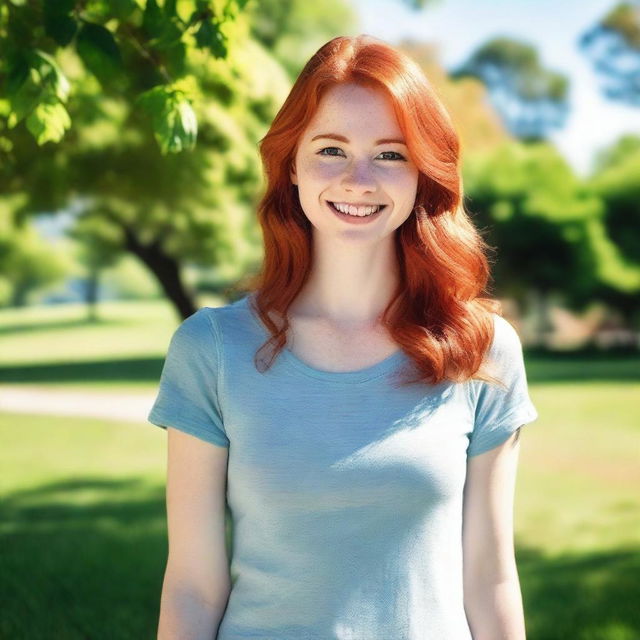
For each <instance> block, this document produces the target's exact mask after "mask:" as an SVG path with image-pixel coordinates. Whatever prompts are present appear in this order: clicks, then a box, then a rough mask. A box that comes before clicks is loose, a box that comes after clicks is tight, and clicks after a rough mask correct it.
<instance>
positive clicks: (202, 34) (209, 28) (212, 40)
mask: <svg viewBox="0 0 640 640" xmlns="http://www.w3.org/2000/svg"><path fill="white" fill-rule="evenodd" d="M195 39H196V46H197V47H198V48H200V49H205V48H208V49H210V50H211V53H213V55H214V56H215V57H216V58H226V56H227V53H228V45H227V39H226V37H225V35H224V34H223V33H222V31H221V30H220V27H219V24H218V23H216V22H214V21H213V20H211V19H206V20H203V21H202V24H201V25H200V28H199V29H198V31H197V32H196V34H195Z"/></svg>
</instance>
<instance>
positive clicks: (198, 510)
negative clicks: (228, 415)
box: [158, 427, 230, 640]
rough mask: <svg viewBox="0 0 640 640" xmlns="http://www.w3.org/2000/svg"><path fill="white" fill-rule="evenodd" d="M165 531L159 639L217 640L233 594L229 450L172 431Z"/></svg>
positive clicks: (168, 463) (169, 443) (168, 459)
mask: <svg viewBox="0 0 640 640" xmlns="http://www.w3.org/2000/svg"><path fill="white" fill-rule="evenodd" d="M167 433H168V455H167V527H168V538H169V553H168V558H167V565H166V570H165V574H164V582H163V585H162V596H161V602H160V620H159V625H158V640H176V639H177V638H180V640H213V639H214V638H215V637H216V634H217V630H218V626H219V624H220V620H221V619H222V616H223V614H224V611H225V608H226V605H227V600H228V597H229V592H230V576H229V569H228V560H227V553H226V548H225V487H226V473H227V458H228V449H227V448H226V447H222V446H216V445H213V444H210V443H208V442H204V441H203V440H201V439H199V438H197V437H195V436H192V435H190V434H186V433H184V432H182V431H179V430H177V429H174V428H171V427H169V428H168V429H167Z"/></svg>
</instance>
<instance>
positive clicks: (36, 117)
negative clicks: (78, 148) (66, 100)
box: [26, 101, 71, 145]
mask: <svg viewBox="0 0 640 640" xmlns="http://www.w3.org/2000/svg"><path fill="white" fill-rule="evenodd" d="M26 125H27V129H29V131H30V132H31V133H32V135H33V137H34V138H35V139H36V142H37V143H38V144H39V145H43V144H44V143H45V142H59V141H60V140H61V139H62V137H63V136H64V133H65V131H66V130H67V129H69V127H70V126H71V118H69V114H68V113H67V110H66V109H65V108H64V106H63V105H62V104H61V103H60V102H57V101H56V102H53V101H48V102H42V103H40V104H39V105H38V106H37V107H36V108H35V109H34V110H33V111H32V112H31V114H29V117H28V118H27V120H26Z"/></svg>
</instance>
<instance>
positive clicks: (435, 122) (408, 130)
mask: <svg viewBox="0 0 640 640" xmlns="http://www.w3.org/2000/svg"><path fill="white" fill-rule="evenodd" d="M345 83H355V84H359V85H364V86H368V87H373V88H376V89H378V90H381V91H383V92H385V94H386V95H387V96H388V97H389V98H390V99H391V103H392V105H393V109H394V112H395V115H396V117H397V119H398V124H399V126H400V129H401V130H402V132H403V134H404V136H405V140H406V141H407V145H408V149H409V154H410V155H411V157H412V160H413V161H414V163H415V165H416V166H417V168H418V169H419V172H420V173H419V177H418V187H417V192H416V199H415V204H414V210H413V212H412V214H411V215H410V216H409V217H408V218H407V220H406V221H405V222H404V223H403V224H402V225H401V226H400V227H398V229H397V230H396V231H395V246H396V255H397V259H398V264H399V267H400V285H399V287H398V289H397V290H396V292H395V293H394V296H393V297H392V299H391V301H390V302H389V304H388V306H387V308H386V309H385V311H384V313H383V314H382V316H381V322H382V323H383V324H384V326H385V327H386V328H387V330H388V331H389V333H390V335H391V336H392V338H393V339H394V340H395V342H396V343H397V344H399V345H400V347H401V348H402V350H403V351H404V352H405V353H406V354H407V355H408V356H409V357H410V358H411V360H412V361H413V362H414V363H415V365H416V367H417V369H418V377H417V378H414V379H413V380H411V381H410V382H428V383H432V384H437V383H439V382H441V381H443V380H453V381H457V382H460V381H465V380H467V379H469V378H471V377H476V378H479V379H482V380H495V379H494V378H492V376H490V375H485V373H484V372H479V370H480V367H481V365H483V358H484V354H485V352H486V351H487V349H488V348H489V346H490V344H491V341H492V339H493V318H492V317H491V312H495V313H497V314H499V315H502V307H501V305H500V302H499V301H497V300H495V299H491V298H486V297H479V296H480V295H481V294H482V293H483V291H484V289H485V287H486V286H487V282H488V279H489V276H490V269H489V260H488V258H487V256H486V252H487V250H489V249H492V247H489V246H488V245H487V244H486V243H485V241H484V239H483V238H482V237H481V235H480V233H479V231H478V230H477V229H476V228H475V226H474V225H473V223H472V222H471V220H470V218H469V216H468V215H467V213H466V212H465V210H464V205H463V203H462V197H463V193H462V181H461V175H460V142H459V139H458V135H457V133H456V131H455V130H454V127H453V125H452V123H451V119H450V117H449V115H448V113H447V112H446V110H445V108H444V106H443V105H442V103H441V102H440V99H439V98H438V96H437V95H436V93H435V91H434V90H433V88H432V87H431V85H430V83H429V81H428V80H427V78H426V77H425V75H424V73H423V72H422V70H421V69H420V67H419V66H418V65H417V63H415V62H414V61H413V60H412V59H411V58H410V57H409V56H407V55H405V54H404V53H402V52H401V51H399V50H397V49H395V48H394V47H392V46H391V45H389V44H387V43H385V42H384V41H382V40H379V39H377V38H374V37H372V36H369V35H360V36H357V37H346V36H340V37H337V38H333V39H332V40H330V41H329V42H327V43H326V44H325V45H323V46H322V47H321V48H320V49H319V50H318V51H317V52H316V53H315V54H314V55H313V56H312V57H311V59H310V60H309V61H308V62H307V64H306V65H305V67H304V69H303V70H302V72H301V73H300V75H299V76H298V78H297V80H296V82H295V83H294V85H293V87H292V89H291V91H290V93H289V95H288V97H287V99H286V100H285V102H284V104H283V105H282V107H281V108H280V110H279V111H278V113H277V115H276V117H275V118H274V120H273V123H272V124H271V127H270V128H269V130H268V132H267V134H266V135H265V136H264V138H262V140H261V141H260V154H261V157H262V163H263V167H264V171H265V175H266V191H265V193H264V195H263V197H262V198H261V200H260V202H259V203H258V220H259V222H260V225H261V227H262V233H263V238H264V249H265V251H264V259H263V263H262V267H261V270H260V271H259V272H258V273H257V274H256V275H254V276H253V277H251V278H250V280H249V282H248V284H247V285H246V286H245V289H247V290H249V291H252V292H253V295H252V296H251V298H253V301H254V305H253V307H254V311H255V313H257V314H258V316H259V317H260V318H261V319H262V322H263V324H264V325H265V326H266V327H267V328H268V330H269V332H270V333H271V337H270V339H269V340H267V342H265V343H264V344H263V345H262V346H261V347H260V349H259V350H258V353H259V352H260V351H262V350H263V349H265V348H266V347H267V346H269V345H271V346H272V347H273V352H272V355H271V358H270V359H269V361H268V364H267V367H266V368H268V367H270V366H271V364H272V362H273V360H274V358H275V357H276V356H277V355H278V354H279V353H280V351H281V350H282V349H283V348H284V347H285V345H286V331H287V328H288V326H289V319H288V317H287V310H288V308H289V306H290V305H291V303H292V302H293V300H294V299H295V298H296V296H297V294H298V293H299V291H300V290H301V288H302V286H303V285H304V283H305V281H306V279H307V277H308V274H309V273H310V269H311V256H312V252H311V248H312V245H311V243H312V234H311V223H310V222H309V220H308V219H307V217H306V216H305V214H304V211H303V210H302V207H301V205H300V200H299V197H298V192H297V188H296V186H295V185H293V184H292V183H291V181H290V168H291V167H292V165H293V162H294V157H295V153H296V147H297V144H298V141H299V139H300V137H301V134H302V133H303V131H304V130H305V128H306V127H307V125H308V124H309V122H310V121H311V119H312V118H313V116H314V115H315V113H316V111H317V109H318V105H319V102H320V100H321V98H322V97H323V95H324V94H325V93H326V92H327V90H328V89H330V88H331V87H333V86H335V85H338V84H345ZM251 298H250V299H251ZM273 313H275V315H276V316H277V317H278V318H279V319H281V323H280V324H279V325H278V324H276V322H274V320H273V319H272V317H271V315H272V314H273ZM256 356H257V353H256ZM255 364H256V367H257V368H259V369H260V367H258V361H257V360H255Z"/></svg>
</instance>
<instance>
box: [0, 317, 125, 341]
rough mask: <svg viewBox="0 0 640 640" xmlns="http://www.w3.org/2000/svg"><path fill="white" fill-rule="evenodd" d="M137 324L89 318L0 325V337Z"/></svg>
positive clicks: (115, 319) (120, 320)
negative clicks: (14, 334)
mask: <svg viewBox="0 0 640 640" xmlns="http://www.w3.org/2000/svg"><path fill="white" fill-rule="evenodd" d="M134 325H135V322H133V321H131V320H127V319H118V318H113V319H112V318H108V319H107V318H100V317H97V318H96V319H95V320H90V319H88V318H78V319H77V320H51V321H49V322H34V323H33V324H18V323H16V324H3V325H0V336H1V335H3V334H13V333H40V332H41V331H49V330H52V329H53V330H57V329H65V330H67V329H71V330H73V329H84V328H86V327H99V326H101V327H128V326H134Z"/></svg>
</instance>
